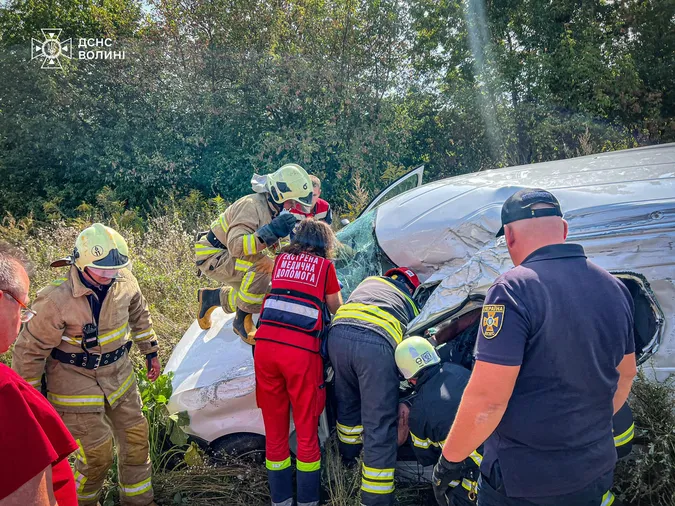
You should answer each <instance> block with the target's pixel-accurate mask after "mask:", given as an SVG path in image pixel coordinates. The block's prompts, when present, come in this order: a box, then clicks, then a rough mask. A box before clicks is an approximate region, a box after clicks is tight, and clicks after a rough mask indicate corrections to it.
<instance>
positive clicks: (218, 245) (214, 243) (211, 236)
mask: <svg viewBox="0 0 675 506" xmlns="http://www.w3.org/2000/svg"><path fill="white" fill-rule="evenodd" d="M206 240H207V241H209V242H210V243H211V246H213V247H214V248H219V249H227V248H226V247H225V245H224V244H223V243H222V242H220V240H219V239H218V238H217V237H216V234H214V233H213V230H209V233H208V234H207V235H206Z"/></svg>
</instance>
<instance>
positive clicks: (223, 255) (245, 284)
mask: <svg viewBox="0 0 675 506" xmlns="http://www.w3.org/2000/svg"><path fill="white" fill-rule="evenodd" d="M219 251H220V252H219V253H216V254H213V255H210V256H208V257H206V259H205V260H203V262H202V263H201V264H197V268H198V269H199V271H200V272H201V273H202V274H204V275H205V276H206V277H207V278H210V279H213V280H214V281H217V282H219V283H222V284H224V285H227V287H228V289H224V290H222V291H221V293H220V305H221V306H222V308H223V311H225V312H226V313H234V312H235V311H236V310H237V308H239V309H241V310H242V311H244V312H246V313H255V314H258V313H260V307H261V306H262V301H263V298H264V297H265V294H266V293H267V292H268V290H269V284H270V279H271V265H273V261H272V259H270V258H267V257H263V258H261V259H259V260H257V261H256V262H253V261H250V260H247V259H246V258H235V257H233V256H231V255H230V252H229V251H227V250H219ZM268 271H269V272H268Z"/></svg>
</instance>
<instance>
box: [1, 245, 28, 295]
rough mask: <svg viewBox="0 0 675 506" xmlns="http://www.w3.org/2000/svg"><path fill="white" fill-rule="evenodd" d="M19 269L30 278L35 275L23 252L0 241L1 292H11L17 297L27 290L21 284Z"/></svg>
mask: <svg viewBox="0 0 675 506" xmlns="http://www.w3.org/2000/svg"><path fill="white" fill-rule="evenodd" d="M18 267H22V268H23V269H24V270H25V271H26V273H27V274H28V275H29V276H30V275H31V274H32V273H33V266H32V264H31V263H30V261H29V260H28V257H27V256H26V255H25V253H24V252H23V251H21V250H20V249H19V248H17V247H16V246H12V245H11V244H9V243H7V242H4V241H0V290H9V291H11V292H12V293H14V294H15V295H16V294H18V293H19V292H20V291H21V290H23V289H24V288H25V287H23V286H21V284H20V283H19V275H18V274H19V271H18Z"/></svg>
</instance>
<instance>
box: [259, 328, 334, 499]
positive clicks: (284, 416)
mask: <svg viewBox="0 0 675 506" xmlns="http://www.w3.org/2000/svg"><path fill="white" fill-rule="evenodd" d="M254 364H255V375H256V397H257V402H258V407H259V408H260V409H261V410H262V414H263V421H264V423H265V438H266V459H267V462H266V463H267V469H268V471H270V473H268V474H270V488H271V489H272V490H271V492H272V502H273V503H275V504H276V503H282V502H283V501H285V500H287V499H288V497H284V496H286V495H288V496H289V497H291V496H292V490H290V488H291V485H290V479H288V478H286V476H287V475H288V476H289V477H290V474H289V473H290V448H289V446H288V436H289V432H288V430H289V426H290V407H291V406H292V407H293V421H294V423H295V431H296V436H297V442H298V450H297V463H296V465H297V471H298V480H297V481H298V504H312V503H313V502H314V501H318V497H316V499H315V498H314V496H315V494H316V493H318V485H319V479H318V478H319V475H320V472H319V469H320V462H321V451H320V449H319V434H318V425H319V416H320V415H321V412H322V411H323V408H324V406H325V403H326V391H325V388H324V385H323V360H322V358H321V356H320V355H319V354H318V353H312V352H310V351H306V350H303V349H300V348H296V347H293V346H288V345H285V344H281V343H277V342H273V341H265V340H262V339H261V340H257V341H256V347H255V359H254ZM286 469H288V472H284V470H286ZM315 477H316V479H315ZM314 482H316V488H317V490H316V492H315V491H314V490H312V489H314V488H315V485H314ZM289 492H290V494H289ZM275 496H276V497H275Z"/></svg>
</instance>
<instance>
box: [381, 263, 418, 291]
mask: <svg viewBox="0 0 675 506" xmlns="http://www.w3.org/2000/svg"><path fill="white" fill-rule="evenodd" d="M384 275H385V276H387V277H388V278H392V279H402V280H403V281H405V282H406V283H407V284H408V286H410V287H411V288H412V291H413V292H414V291H415V290H417V287H418V286H420V278H418V277H417V274H415V273H414V272H413V271H412V270H411V269H410V268H408V267H396V268H394V269H389V270H388V271H387V272H385V273H384Z"/></svg>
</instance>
